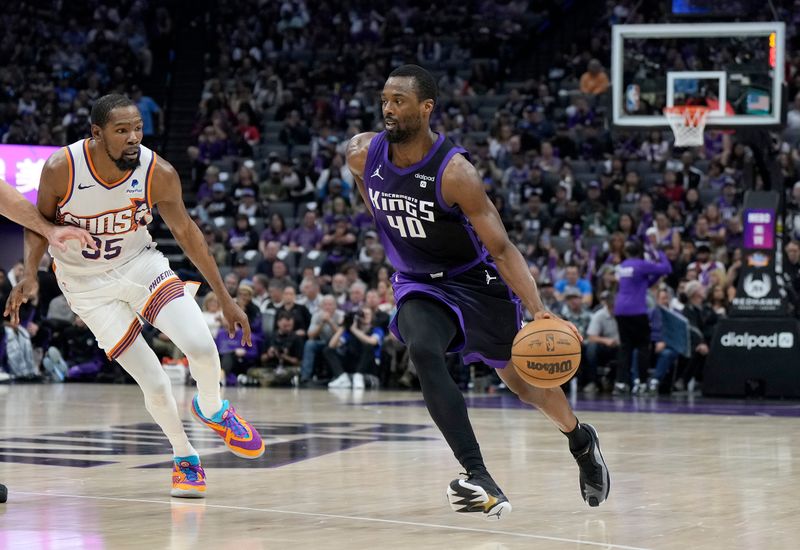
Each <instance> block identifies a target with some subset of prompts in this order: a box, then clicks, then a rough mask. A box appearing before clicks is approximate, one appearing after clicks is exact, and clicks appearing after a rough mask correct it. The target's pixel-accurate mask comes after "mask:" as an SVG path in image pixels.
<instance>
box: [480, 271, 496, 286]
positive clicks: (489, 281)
mask: <svg viewBox="0 0 800 550" xmlns="http://www.w3.org/2000/svg"><path fill="white" fill-rule="evenodd" d="M483 272H484V273H486V284H487V285H488V284H489V283H491V282H492V281H493V280H495V279H497V277H493V276H491V275H489V270H488V269H484V270H483Z"/></svg>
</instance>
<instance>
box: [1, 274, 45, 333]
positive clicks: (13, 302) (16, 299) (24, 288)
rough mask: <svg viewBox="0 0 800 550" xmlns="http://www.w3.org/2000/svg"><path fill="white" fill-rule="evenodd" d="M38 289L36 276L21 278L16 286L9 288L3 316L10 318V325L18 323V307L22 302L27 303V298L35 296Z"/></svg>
mask: <svg viewBox="0 0 800 550" xmlns="http://www.w3.org/2000/svg"><path fill="white" fill-rule="evenodd" d="M38 290H39V281H38V280H36V277H33V278H25V279H22V280H21V281H20V282H19V283H17V286H15V287H14V288H12V289H11V294H9V295H8V300H7V301H6V308H5V311H3V317H10V318H11V325H12V326H17V325H19V308H20V307H21V306H22V304H26V303H28V300H29V299H31V298H33V297H34V296H36V292H37V291H38Z"/></svg>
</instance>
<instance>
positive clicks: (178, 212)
mask: <svg viewBox="0 0 800 550" xmlns="http://www.w3.org/2000/svg"><path fill="white" fill-rule="evenodd" d="M152 197H153V199H152V200H153V204H154V205H158V212H159V214H161V217H162V218H164V221H165V222H166V223H167V226H169V229H170V231H171V232H172V235H173V236H174V237H175V240H176V241H178V244H179V245H180V247H181V248H182V249H183V252H184V253H185V254H186V256H187V257H188V258H189V259H190V260H191V261H192V263H193V264H194V265H195V266H196V267H197V269H199V270H200V273H202V274H203V277H205V279H206V281H208V284H209V285H211V288H212V289H213V290H214V292H215V293H216V295H217V297H218V298H219V301H220V306H221V307H222V316H223V317H224V319H225V324H226V325H227V326H228V335H229V336H230V337H231V338H233V336H234V334H236V328H237V326H239V327H241V328H242V345H248V346H252V345H253V343H252V341H251V339H250V323H249V321H248V320H247V315H245V313H244V311H242V309H241V308H240V307H239V306H238V305H237V304H236V302H235V301H234V300H233V298H231V296H230V294H228V291H227V290H226V289H225V285H224V284H223V282H222V277H221V276H220V274H219V269H218V268H217V262H216V261H215V260H214V256H213V255H212V254H211V251H210V250H209V249H208V245H207V244H206V241H205V238H204V237H203V233H202V232H201V231H200V228H199V227H197V224H196V223H194V221H193V220H192V218H191V217H189V213H188V212H187V211H186V206H185V205H184V204H183V193H182V191H181V180H180V177H178V172H176V171H175V168H173V167H172V165H171V164H170V163H169V162H167V161H166V160H164V159H163V158H161V157H159V158H158V163H157V164H156V168H155V173H154V174H153V188H152Z"/></svg>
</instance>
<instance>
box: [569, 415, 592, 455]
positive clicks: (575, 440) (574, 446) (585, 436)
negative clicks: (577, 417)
mask: <svg viewBox="0 0 800 550" xmlns="http://www.w3.org/2000/svg"><path fill="white" fill-rule="evenodd" d="M561 433H562V434H564V435H565V436H567V439H569V450H570V451H571V452H573V453H574V452H576V451H580V450H583V449H585V448H586V446H587V445H588V444H589V443H591V441H592V438H591V436H590V435H589V432H588V431H586V430H584V429H583V426H581V423H580V422H578V425H577V426H575V429H574V430H572V431H571V432H561Z"/></svg>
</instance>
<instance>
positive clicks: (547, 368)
mask: <svg viewBox="0 0 800 550" xmlns="http://www.w3.org/2000/svg"><path fill="white" fill-rule="evenodd" d="M527 363H528V368H529V369H530V370H538V371H543V372H546V373H547V374H555V373H557V372H569V371H571V370H572V359H567V360H566V361H556V362H554V363H544V362H539V361H528V362H527Z"/></svg>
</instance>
